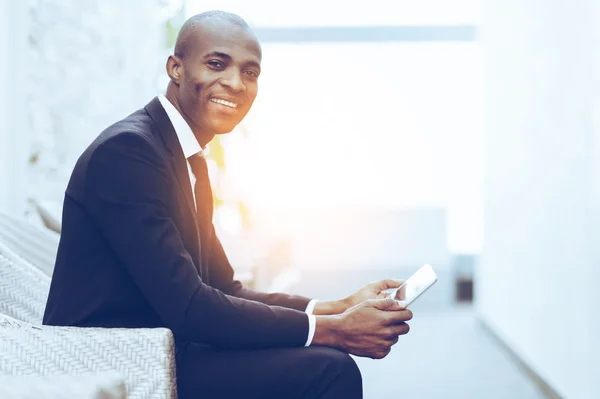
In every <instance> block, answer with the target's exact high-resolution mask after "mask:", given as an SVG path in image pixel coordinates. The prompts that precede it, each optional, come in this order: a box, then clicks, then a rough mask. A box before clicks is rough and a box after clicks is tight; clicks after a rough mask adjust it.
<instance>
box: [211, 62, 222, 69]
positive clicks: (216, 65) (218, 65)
mask: <svg viewBox="0 0 600 399" xmlns="http://www.w3.org/2000/svg"><path fill="white" fill-rule="evenodd" d="M208 66H210V67H211V68H214V69H223V68H224V67H225V65H223V63H222V62H221V61H208Z"/></svg>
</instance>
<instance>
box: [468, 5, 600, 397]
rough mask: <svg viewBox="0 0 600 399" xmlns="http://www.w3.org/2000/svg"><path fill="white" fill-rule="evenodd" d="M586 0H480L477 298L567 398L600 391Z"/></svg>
mask: <svg viewBox="0 0 600 399" xmlns="http://www.w3.org/2000/svg"><path fill="white" fill-rule="evenodd" d="M594 7H597V6H596V5H595V4H594V1H593V0H558V1H554V2H551V3H549V2H547V1H546V0H531V1H528V2H522V1H520V0H486V2H485V17H484V22H483V24H484V28H483V31H482V40H483V45H484V49H485V50H484V51H485V73H486V96H485V98H486V160H487V166H486V199H485V225H486V226H485V246H484V251H483V256H482V262H481V266H480V269H479V270H478V272H477V276H476V277H477V284H476V285H477V293H476V294H477V295H476V296H477V299H476V301H477V308H478V310H479V313H480V315H481V317H482V319H483V320H484V321H485V322H487V323H488V324H489V325H490V326H491V327H492V328H493V329H494V330H495V332H496V333H497V334H498V335H499V336H500V338H501V339H503V340H504V341H505V342H506V343H507V344H508V345H509V346H510V347H511V348H512V349H513V350H514V351H515V352H516V353H517V354H518V355H519V356H520V357H521V358H522V359H523V360H524V361H525V362H526V363H527V364H528V365H529V366H530V367H532V368H533V369H534V370H535V371H536V372H537V373H538V374H539V375H540V376H541V377H542V378H543V379H544V380H545V381H546V382H547V383H549V384H550V386H551V387H553V389H555V390H556V391H557V392H558V393H559V394H560V395H563V396H564V397H567V398H573V399H584V398H585V399H591V398H597V397H600V384H599V382H598V376H599V375H600V374H599V372H600V371H599V370H600V368H599V367H600V361H599V359H598V355H599V352H600V342H599V341H600V310H599V309H598V304H600V300H599V299H600V295H598V291H600V290H599V289H598V281H600V278H599V277H600V273H599V271H598V268H599V265H600V254H599V253H598V250H597V249H596V248H595V247H598V242H600V223H599V222H600V220H599V218H598V215H599V211H600V195H598V192H599V180H600V171H599V169H598V157H599V156H600V152H599V148H600V147H599V142H600V123H598V122H599V119H598V118H597V117H594V110H597V109H598V100H599V99H600V85H599V84H598V78H599V77H600V69H599V68H598V66H600V64H598V62H597V61H598V56H600V47H599V46H598V41H597V40H596V39H594V34H596V33H597V32H595V31H594V29H598V28H595V22H600V18H598V16H599V15H598V14H596V15H595V14H594V12H595V11H597V10H596V9H594ZM598 115H600V113H599V114H598ZM598 115H596V116H598Z"/></svg>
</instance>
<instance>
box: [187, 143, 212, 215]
mask: <svg viewBox="0 0 600 399" xmlns="http://www.w3.org/2000/svg"><path fill="white" fill-rule="evenodd" d="M188 162H189V164H190V167H191V169H192V173H193V174H194V177H195V178H196V184H194V197H195V198H196V213H197V214H198V217H199V218H200V220H199V221H200V222H201V223H203V224H204V223H212V216H213V197H212V189H211V187H210V178H209V177H208V167H207V165H206V159H204V156H203V155H201V153H198V154H195V155H192V156H191V157H189V158H188Z"/></svg>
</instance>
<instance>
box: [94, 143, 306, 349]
mask: <svg viewBox="0 0 600 399" xmlns="http://www.w3.org/2000/svg"><path fill="white" fill-rule="evenodd" d="M167 162H168V161H167V160H166V158H164V157H163V156H161V154H160V153H159V151H158V150H157V149H156V147H155V146H154V145H153V144H151V143H150V141H148V140H147V139H146V138H144V137H143V136H142V135H141V134H139V133H136V132H124V133H120V134H117V135H115V136H113V137H111V138H109V139H108V140H106V141H105V142H104V143H102V144H101V145H100V146H98V147H97V148H96V149H95V151H94V153H93V154H92V155H91V157H90V159H89V162H88V169H87V172H86V184H85V206H86V211H87V212H88V213H89V214H90V215H91V216H92V218H93V219H94V220H95V221H96V222H97V224H98V226H99V228H100V230H101V232H102V234H103V236H104V237H105V239H106V240H107V242H108V243H109V245H110V247H111V248H112V250H113V251H114V253H115V255H116V256H117V258H118V259H119V260H120V261H121V263H122V264H123V266H124V267H125V268H126V269H127V271H128V273H129V274H130V275H131V277H132V279H133V280H134V281H135V283H136V284H137V286H138V287H139V289H140V291H141V292H142V293H143V295H144V296H145V297H146V299H147V300H148V302H149V303H150V305H151V306H152V307H153V308H154V310H155V311H156V313H157V314H158V315H159V317H160V318H161V319H162V321H163V322H164V324H165V326H166V327H167V328H169V329H171V330H172V331H173V333H174V335H175V337H176V338H177V339H179V340H187V341H194V342H201V343H205V344H209V345H213V346H218V347H227V348H267V347H285V346H303V345H304V343H305V342H306V339H307V335H308V318H307V315H306V314H304V313H302V312H299V311H297V310H293V309H287V308H283V307H278V306H269V305H266V304H264V303H258V302H254V301H249V300H245V299H241V298H236V297H234V296H229V295H226V294H225V293H223V292H221V291H220V290H218V289H214V288H212V287H210V286H208V285H207V284H205V283H204V282H203V281H202V280H201V278H200V276H199V275H198V272H197V270H196V268H195V266H194V264H193V262H192V259H191V257H190V255H189V254H188V252H187V251H186V249H185V248H184V245H183V242H182V240H181V237H180V234H179V232H178V230H177V227H176V226H175V223H174V221H173V220H172V217H171V216H170V212H172V211H173V210H172V209H169V206H168V204H169V197H171V195H170V193H169V192H168V190H170V189H171V188H172V187H175V185H174V184H172V179H173V177H172V175H171V174H170V172H169V168H168V167H167Z"/></svg>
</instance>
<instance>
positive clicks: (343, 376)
mask: <svg viewBox="0 0 600 399" xmlns="http://www.w3.org/2000/svg"><path fill="white" fill-rule="evenodd" d="M315 349H316V348H315ZM313 354H314V356H313V362H315V366H316V367H315V368H314V370H315V371H316V370H319V369H320V372H318V375H319V376H318V379H319V380H320V384H319V386H320V389H319V391H320V393H321V394H323V395H324V396H323V397H336V395H338V394H343V395H344V397H348V398H352V397H362V375H361V373H360V369H359V368H358V365H357V364H356V362H355V361H354V359H353V358H352V357H351V356H350V355H348V354H347V353H344V352H341V351H339V350H337V349H332V348H323V347H321V348H318V349H317V350H316V351H315V352H313ZM316 364H318V366H317V365H316Z"/></svg>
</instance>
